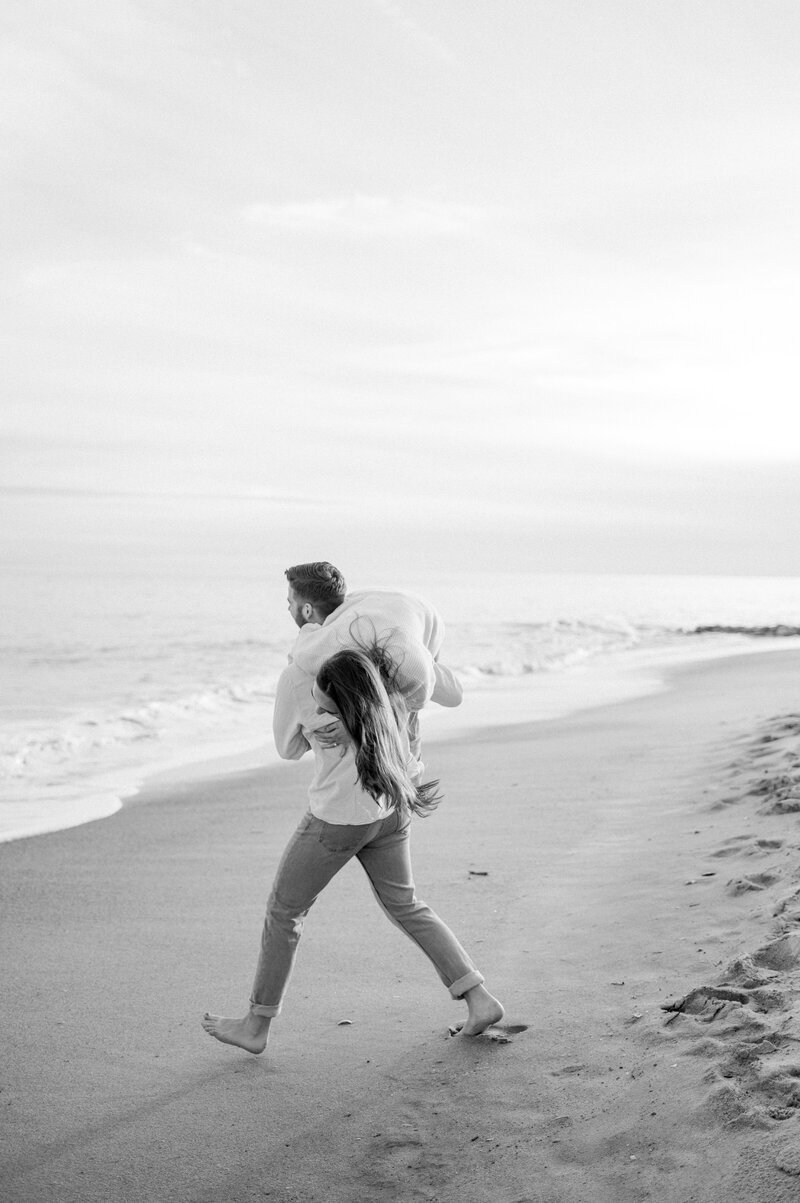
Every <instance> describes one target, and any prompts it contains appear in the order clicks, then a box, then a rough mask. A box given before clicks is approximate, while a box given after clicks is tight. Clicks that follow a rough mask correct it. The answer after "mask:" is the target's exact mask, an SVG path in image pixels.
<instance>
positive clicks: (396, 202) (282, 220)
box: [242, 194, 486, 238]
mask: <svg viewBox="0 0 800 1203" xmlns="http://www.w3.org/2000/svg"><path fill="white" fill-rule="evenodd" d="M242 216H243V217H244V219H245V221H247V222H250V223H252V224H253V225H260V226H267V227H269V228H272V229H278V230H289V231H295V232H297V233H306V234H323V235H334V236H336V237H342V238H453V237H463V236H465V235H468V234H471V233H473V232H475V231H476V230H477V229H478V228H479V227H480V226H481V224H482V223H483V222H484V220H485V217H486V213H485V211H484V210H482V209H480V208H479V207H477V206H474V205H462V204H458V203H453V202H446V201H436V200H424V199H421V198H417V197H402V198H392V197H388V196H364V195H359V194H356V195H354V196H348V197H333V198H329V199H327V200H313V201H300V202H297V203H289V204H281V205H275V204H254V205H248V206H247V207H246V208H245V209H244V210H242Z"/></svg>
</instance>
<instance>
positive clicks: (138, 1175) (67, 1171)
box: [0, 653, 800, 1203]
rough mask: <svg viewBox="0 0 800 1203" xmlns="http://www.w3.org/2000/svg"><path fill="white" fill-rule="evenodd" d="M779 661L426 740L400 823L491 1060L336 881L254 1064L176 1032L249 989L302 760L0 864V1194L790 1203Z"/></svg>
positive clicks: (190, 790) (6, 854) (799, 842)
mask: <svg viewBox="0 0 800 1203" xmlns="http://www.w3.org/2000/svg"><path fill="white" fill-rule="evenodd" d="M798 669H800V655H798V654H797V653H795V654H794V655H789V656H774V655H772V654H770V653H765V654H764V655H762V656H756V657H728V658H725V659H724V660H718V661H716V662H708V661H704V662H698V663H695V664H693V665H688V666H680V667H674V668H673V669H671V670H670V672H669V677H670V688H669V689H667V690H663V691H662V692H660V693H654V694H650V695H649V696H647V697H644V698H635V699H632V700H631V699H629V700H627V701H620V702H617V703H614V704H611V705H608V706H605V707H602V706H598V707H595V708H593V709H591V710H585V711H582V712H580V713H573V714H570V715H568V716H566V717H564V716H562V717H559V718H553V719H550V720H546V721H539V722H536V723H532V724H524V725H520V726H507V727H503V728H499V729H491V730H490V729H483V730H482V731H480V732H478V733H477V734H474V735H471V736H466V737H462V738H459V739H453V740H450V739H444V740H441V741H438V742H436V743H435V744H434V742H433V741H431V742H430V748H429V759H430V761H431V762H432V764H433V766H434V769H435V773H436V775H437V776H440V775H441V778H442V780H443V782H444V784H445V793H446V800H445V804H444V806H443V807H442V808H441V809H440V810H439V811H437V814H436V815H435V816H433V817H432V818H431V819H430V820H426V821H425V822H424V823H419V824H416V825H415V831H414V837H413V838H414V846H415V852H414V859H415V870H416V877H417V881H418V885H419V887H420V889H421V890H424V894H423V896H425V897H428V899H429V901H430V902H431V904H432V905H434V906H435V908H436V909H437V911H439V912H440V913H441V914H442V916H443V917H444V918H445V919H446V920H447V921H448V922H450V923H451V924H452V925H453V927H454V930H456V932H457V934H458V935H459V938H461V939H462V940H463V941H464V943H465V946H466V947H467V948H468V949H471V950H472V951H473V955H474V956H475V959H476V960H477V961H478V963H479V965H480V966H481V968H482V969H483V971H484V973H485V974H486V977H487V983H488V984H490V985H491V987H492V988H493V990H494V991H495V992H496V993H498V994H499V995H500V997H501V998H502V999H503V1001H504V1003H505V1005H506V1012H507V1015H506V1023H507V1027H506V1029H505V1030H506V1035H507V1041H508V1043H502V1042H501V1043H498V1042H494V1041H492V1040H490V1039H488V1038H479V1039H478V1040H475V1041H465V1040H461V1039H451V1038H449V1037H448V1035H447V1028H448V1025H449V1024H450V1023H452V1022H454V1021H455V1020H456V1019H457V1018H458V1017H459V1008H458V1005H457V1004H454V1003H453V1002H452V1000H450V999H449V997H448V996H447V994H446V992H445V991H443V990H442V988H441V985H440V983H439V982H438V980H437V979H436V977H435V974H433V973H432V971H431V968H430V966H429V965H428V964H427V962H426V961H425V959H424V958H423V957H421V956H420V955H419V952H418V950H417V949H416V948H414V947H413V946H411V944H410V942H408V941H404V940H403V938H402V936H401V935H399V934H398V933H396V932H394V931H393V930H392V929H391V928H390V927H388V926H387V924H386V920H385V918H384V917H383V916H382V915H381V914H380V913H379V911H378V908H377V907H375V906H374V903H373V902H372V901H371V898H370V894H369V890H368V887H367V885H366V882H365V880H364V878H363V874H361V871H360V869H359V867H358V866H357V865H352V866H348V867H347V869H345V870H343V871H342V873H341V874H339V875H338V876H337V878H336V879H335V881H334V882H333V883H332V884H331V885H330V886H329V887H328V889H327V890H326V891H325V895H324V897H323V898H321V899H320V901H319V903H318V904H317V906H316V907H315V908H314V911H313V913H312V915H311V916H310V917H309V922H308V924H307V930H306V932H305V934H304V936H303V940H302V946H301V952H300V956H299V958H298V964H297V967H296V969H295V974H294V977H293V979H292V983H291V987H290V996H289V998H288V1000H287V1007H286V1009H285V1013H284V1014H283V1015H282V1016H281V1018H280V1020H279V1021H276V1024H275V1025H273V1026H274V1028H275V1031H274V1036H273V1043H272V1044H271V1046H270V1049H269V1050H268V1052H267V1054H266V1055H265V1056H264V1057H263V1058H253V1057H248V1056H247V1055H246V1054H244V1053H241V1052H239V1051H238V1050H234V1049H230V1048H229V1047H226V1046H222V1045H218V1044H216V1043H215V1042H213V1041H211V1040H209V1038H208V1037H207V1036H206V1035H205V1034H204V1033H203V1032H202V1030H201V1029H200V1026H199V1017H200V1015H201V1014H202V1011H203V1010H204V1009H205V1008H209V1009H212V1010H220V1011H222V1012H223V1013H229V1014H230V1013H236V1011H235V1010H233V1008H234V1007H237V1006H238V1007H239V1008H240V1009H241V1007H242V1005H243V1000H245V999H246V996H247V992H248V988H249V977H250V973H251V971H252V967H253V963H254V958H255V952H256V943H257V937H258V929H259V925H260V921H261V915H262V913H263V902H264V898H265V896H266V892H267V890H268V888H269V882H270V880H271V877H272V873H273V872H274V867H275V865H276V863H277V860H278V858H279V856H280V854H281V851H282V848H283V846H284V844H285V841H286V839H287V837H288V835H289V834H290V832H291V830H292V829H293V828H294V826H295V824H296V821H297V819H298V818H299V816H300V814H301V813H302V807H303V791H304V783H305V780H306V779H307V776H308V772H307V766H306V767H305V768H304V766H303V764H302V762H301V763H300V764H291V765H286V766H285V771H281V772H276V771H274V770H273V769H267V770H258V769H251V770H247V771H243V772H240V773H236V774H232V775H229V776H228V777H225V778H218V779H213V780H209V781H206V782H205V783H201V782H194V783H186V782H184V783H183V784H182V785H181V784H173V785H170V786H169V787H164V788H162V789H161V790H154V791H152V792H150V793H149V794H143V795H141V797H140V798H139V801H138V802H137V804H136V805H134V806H130V807H125V808H123V809H122V810H121V811H119V812H118V813H117V814H116V815H115V816H113V817H112V818H110V819H109V820H108V821H107V822H105V823H95V824H91V825H90V826H89V827H87V828H86V829H85V830H84V831H82V832H81V833H80V834H78V833H77V832H76V831H75V830H74V829H73V830H68V831H63V832H57V833H54V834H52V835H50V836H48V837H47V838H44V839H42V840H37V841H36V845H35V846H34V845H33V844H32V842H31V841H14V842H10V843H6V844H4V845H2V847H0V859H2V862H3V865H2V869H3V872H2V873H0V883H2V885H0V889H2V893H3V895H4V898H3V913H4V916H5V920H6V922H5V930H4V933H3V942H4V945H5V948H4V952H5V962H4V963H5V964H6V965H7V966H9V972H8V974H7V975H6V976H5V977H4V979H3V980H1V981H0V1001H2V1003H4V1005H5V1013H6V1015H7V1017H8V1019H7V1026H6V1031H7V1036H8V1038H9V1049H10V1052H9V1056H8V1058H7V1064H6V1072H5V1083H4V1087H5V1090H4V1097H5V1101H6V1103H7V1108H6V1120H7V1130H8V1137H7V1142H6V1146H5V1149H4V1153H3V1155H2V1156H3V1162H4V1165H3V1168H2V1170H0V1181H1V1182H2V1183H3V1185H4V1198H6V1199H8V1201H9V1203H29V1201H31V1203H32V1200H34V1199H37V1200H49V1199H53V1200H55V1199H56V1198H57V1199H59V1201H60V1203H101V1200H102V1201H103V1203H105V1201H106V1200H107V1199H109V1198H117V1197H123V1196H124V1197H125V1198H126V1199H129V1200H131V1203H145V1200H147V1203H150V1201H151V1200H164V1203H166V1200H168V1199H169V1200H170V1203H190V1201H191V1203H198V1201H199V1200H202V1199H207V1200H209V1201H210V1200H212V1199H222V1198H224V1199H225V1200H226V1201H228V1203H251V1200H254V1199H256V1198H261V1197H263V1196H264V1191H265V1189H267V1187H268V1188H269V1189H270V1190H271V1191H272V1193H273V1195H274V1196H275V1197H276V1198H277V1197H280V1198H283V1199H286V1200H294V1199H296V1200H298V1201H299V1200H300V1199H302V1200H303V1201H304V1203H322V1201H323V1200H325V1203H329V1201H330V1203H349V1201H350V1200H351V1199H353V1198H370V1199H373V1198H374V1199H376V1200H381V1199H383V1200H396V1201H397V1203H399V1201H401V1200H405V1199H407V1198H408V1197H409V1194H410V1192H414V1193H413V1197H415V1198H416V1197H419V1198H421V1199H426V1198H427V1199H435V1200H436V1203H456V1200H458V1201H459V1203H483V1201H484V1200H485V1199H487V1198H514V1199H520V1198H523V1197H539V1196H542V1197H546V1198H547V1199H548V1200H549V1201H550V1203H583V1201H585V1199H587V1198H597V1199H602V1200H605V1199H608V1200H609V1203H610V1201H611V1200H613V1201H614V1203H637V1201H638V1200H641V1199H642V1198H645V1197H652V1198H658V1199H659V1200H664V1203H690V1201H692V1203H695V1201H696V1203H722V1200H726V1203H744V1201H745V1200H749V1201H752V1199H753V1198H765V1199H766V1198H769V1199H770V1200H771V1203H773V1201H774V1203H784V1200H785V1201H787V1203H788V1200H790V1199H792V1198H794V1197H795V1194H796V1189H797V1173H798V1172H800V1094H797V1081H798V1077H800V1065H798V1061H797V1058H796V1056H795V1054H794V1049H795V1047H796V1046H797V1044H798V1043H799V1042H800V892H798V886H797V881H798V880H800V830H799V829H798V822H799V821H800V797H798V798H797V799H796V800H795V798H794V794H793V790H794V789H797V791H798V794H800V767H798V766H800V705H798V690H797V685H796V682H797V679H798ZM789 779H791V782H794V784H791V782H790V783H789V784H787V782H789ZM748 974H749V975H750V976H748ZM754 975H755V976H754ZM665 1004H666V1005H670V1006H677V1004H682V1005H681V1006H680V1007H678V1009H676V1010H674V1011H669V1012H667V1011H664V1010H663V1009H662V1008H663V1007H664V1005H665ZM342 1021H347V1023H346V1024H345V1025H344V1026H342ZM54 1024H55V1025H56V1027H55V1031H56V1039H57V1047H58V1056H57V1057H55V1058H54V1056H53V1051H52V1041H53V1030H54V1029H53V1025H54ZM87 1024H88V1030H87ZM795 1095H797V1097H795ZM311 1134H313V1139H312V1138H311ZM345 1150H346V1155H344V1152H345ZM794 1166H796V1167H797V1168H796V1169H795V1168H792V1167H794ZM267 1179H268V1181H267ZM265 1183H266V1186H265Z"/></svg>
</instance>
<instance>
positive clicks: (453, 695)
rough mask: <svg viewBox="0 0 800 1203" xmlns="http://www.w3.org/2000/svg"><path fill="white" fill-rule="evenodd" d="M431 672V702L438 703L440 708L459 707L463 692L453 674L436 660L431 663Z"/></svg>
mask: <svg viewBox="0 0 800 1203" xmlns="http://www.w3.org/2000/svg"><path fill="white" fill-rule="evenodd" d="M433 672H434V677H435V682H434V686H433V693H432V694H431V701H432V702H438V703H439V705H440V706H460V705H461V702H462V700H463V697H464V690H463V689H462V687H461V682H460V681H459V679H458V677H457V676H456V675H455V673H454V672H451V670H450V669H449V668H447V666H446V665H444V664H440V663H439V661H438V660H434V662H433Z"/></svg>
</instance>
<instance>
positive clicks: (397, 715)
mask: <svg viewBox="0 0 800 1203" xmlns="http://www.w3.org/2000/svg"><path fill="white" fill-rule="evenodd" d="M375 659H376V660H377V662H378V663H377V664H376V663H375V662H374V661H373V659H372V658H371V656H370V655H369V654H367V653H366V652H364V651H360V650H355V649H352V648H346V649H344V650H342V651H341V652H336V654H335V655H333V656H331V657H330V658H329V659H328V660H326V661H325V663H324V664H323V665H322V667H321V668H320V670H319V672H318V673H317V676H316V680H315V682H314V687H313V694H314V700H315V701H316V703H317V708H318V710H319V711H320V712H321V713H327V714H331V715H335V716H337V717H338V718H340V719H341V721H342V723H343V724H344V726H345V727H346V728H347V731H348V733H349V735H350V737H351V739H352V740H353V744H354V750H355V761H356V770H357V772H358V779H359V782H360V784H361V787H362V789H364V790H365V791H366V792H367V793H369V794H371V795H372V797H373V798H375V800H376V801H379V800H381V801H384V803H385V804H386V805H388V806H392V807H404V806H407V807H409V808H410V809H412V810H415V811H417V812H418V813H427V812H428V811H430V810H431V809H432V808H433V806H434V805H435V804H436V801H438V798H436V800H434V798H435V794H434V791H435V784H436V783H433V784H432V785H431V786H421V787H417V786H416V785H415V784H414V782H413V781H412V780H411V778H410V776H409V767H410V765H409V759H410V758H409V753H408V750H407V743H406V744H405V746H404V741H403V740H402V739H401V735H400V725H399V724H401V723H405V722H406V721H407V717H408V716H407V712H406V710H405V706H404V705H403V702H402V698H401V697H400V695H399V694H396V693H394V692H392V694H391V696H390V693H389V689H391V686H392V680H391V665H389V664H387V660H386V655H385V652H384V651H383V650H382V649H378V648H376V649H375ZM378 665H380V666H381V667H380V668H379V667H378ZM381 669H383V672H384V673H386V674H387V675H386V676H384V675H383V673H382V672H381ZM387 684H388V685H389V689H387Z"/></svg>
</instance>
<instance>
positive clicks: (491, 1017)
mask: <svg viewBox="0 0 800 1203" xmlns="http://www.w3.org/2000/svg"><path fill="white" fill-rule="evenodd" d="M464 1001H465V1002H466V1004H467V1007H468V1008H469V1013H468V1015H467V1018H466V1021H465V1022H464V1023H463V1024H459V1025H458V1028H459V1031H460V1032H461V1035H462V1036H480V1034H481V1032H485V1031H486V1029H487V1028H490V1027H491V1026H492V1024H493V1023H499V1022H500V1020H501V1019H502V1018H503V1015H504V1014H505V1012H504V1011H503V1005H502V1003H500V1002H498V1000H497V999H496V998H495V997H494V995H493V994H490V993H489V991H488V990H487V989H486V987H485V986H473V987H472V989H471V990H467V993H466V994H465V995H464Z"/></svg>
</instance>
